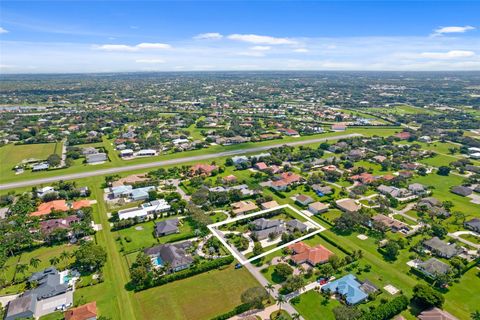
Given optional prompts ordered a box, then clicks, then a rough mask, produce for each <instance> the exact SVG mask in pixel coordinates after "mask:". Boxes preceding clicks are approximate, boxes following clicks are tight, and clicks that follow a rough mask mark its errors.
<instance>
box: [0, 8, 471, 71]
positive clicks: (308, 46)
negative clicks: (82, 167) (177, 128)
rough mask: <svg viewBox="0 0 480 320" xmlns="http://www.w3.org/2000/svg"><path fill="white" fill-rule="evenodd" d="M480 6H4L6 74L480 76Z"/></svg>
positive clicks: (0, 12)
mask: <svg viewBox="0 0 480 320" xmlns="http://www.w3.org/2000/svg"><path fill="white" fill-rule="evenodd" d="M478 12H480V2H477V3H476V2H462V1H457V2H453V1H452V2H449V1H442V2H434V1H424V2H420V1H405V2H394V1H373V2H363V1H352V2H343V1H340V2H333V1H332V2H327V1H307V2H299V1H265V2H257V1H243V2H237V1H224V2H220V1H213V2H204V1H195V2H188V1H179V2H168V1H147V2H129V1H118V2H117V1H102V2H96V1H85V2H75V1H68V2H60V1H32V2H27V1H2V2H1V3H0V72H1V73H4V74H5V73H77V72H127V71H128V72H131V71H234V70H362V71H363V70H365V71H367V70H372V71H381V70H385V71H420V70H421V71H443V70H445V71H450V70H462V71H465V70H480V31H479V28H480V18H479V14H478Z"/></svg>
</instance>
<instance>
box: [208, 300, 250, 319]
mask: <svg viewBox="0 0 480 320" xmlns="http://www.w3.org/2000/svg"><path fill="white" fill-rule="evenodd" d="M251 308H252V305H251V304H250V303H244V304H241V305H239V306H236V307H235V308H234V309H233V310H231V311H228V312H226V313H224V314H221V315H219V316H216V317H215V318H212V320H227V319H230V318H231V317H234V316H236V315H237V314H240V313H244V312H246V311H248V310H250V309H251Z"/></svg>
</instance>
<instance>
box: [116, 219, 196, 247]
mask: <svg viewBox="0 0 480 320" xmlns="http://www.w3.org/2000/svg"><path fill="white" fill-rule="evenodd" d="M167 219H175V217H168V218H167V217H165V218H162V219H157V220H156V221H148V222H144V223H140V224H137V225H135V226H132V227H130V228H126V229H122V230H118V231H116V232H113V236H114V238H115V239H116V240H117V241H116V242H117V244H118V245H119V247H120V248H121V247H124V250H125V251H126V252H130V251H133V250H139V249H142V248H149V247H152V246H154V245H157V244H159V243H167V242H174V241H175V240H176V239H182V238H184V236H185V235H188V234H191V235H192V237H193V236H194V234H193V229H192V227H191V226H190V224H189V223H188V222H187V221H185V220H183V219H182V220H180V221H181V225H180V227H179V230H180V232H179V233H174V234H170V235H168V236H163V237H160V238H156V237H155V236H154V235H153V231H154V228H155V222H158V221H161V220H167ZM138 229H141V230H138ZM118 237H121V242H120V240H118ZM128 240H130V241H128Z"/></svg>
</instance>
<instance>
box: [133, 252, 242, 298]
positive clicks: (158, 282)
mask: <svg viewBox="0 0 480 320" xmlns="http://www.w3.org/2000/svg"><path fill="white" fill-rule="evenodd" d="M234 260H235V259H234V258H233V256H228V257H223V258H218V259H215V260H209V261H207V262H204V263H200V264H198V265H195V266H193V267H191V268H189V269H186V270H182V271H178V272H175V273H171V274H168V275H165V276H163V277H160V278H157V279H154V280H152V281H151V282H150V283H146V284H145V285H143V286H142V287H136V288H135V291H136V292H138V291H143V290H146V289H150V288H153V287H159V286H163V285H164V284H167V283H170V282H173V281H177V280H182V279H186V278H189V277H192V276H195V275H197V274H200V273H204V272H207V271H210V270H213V269H217V268H219V267H221V266H225V265H229V264H231V263H232V262H233V261H234Z"/></svg>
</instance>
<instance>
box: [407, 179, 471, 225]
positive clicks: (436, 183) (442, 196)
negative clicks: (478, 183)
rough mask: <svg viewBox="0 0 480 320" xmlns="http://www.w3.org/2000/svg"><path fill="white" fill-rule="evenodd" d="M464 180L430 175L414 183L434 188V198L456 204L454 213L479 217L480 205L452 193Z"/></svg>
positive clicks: (415, 180) (414, 180)
mask: <svg viewBox="0 0 480 320" xmlns="http://www.w3.org/2000/svg"><path fill="white" fill-rule="evenodd" d="M463 180H464V178H463V177H459V176H457V175H453V174H450V175H449V176H446V177H445V176H440V175H438V174H435V173H433V174H429V175H427V176H424V177H421V176H419V177H416V178H414V179H413V180H412V182H418V183H421V184H423V185H426V186H431V187H434V189H433V190H432V196H433V197H435V198H437V199H438V200H440V201H445V200H449V201H451V202H452V203H453V204H454V207H453V209H452V212H453V211H456V210H457V211H461V212H463V213H464V214H466V215H467V216H468V217H479V216H480V212H479V210H478V204H474V203H471V202H470V200H471V199H470V198H467V197H462V196H459V195H456V194H453V193H451V192H450V188H451V187H452V186H458V185H461V184H462V182H463Z"/></svg>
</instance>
